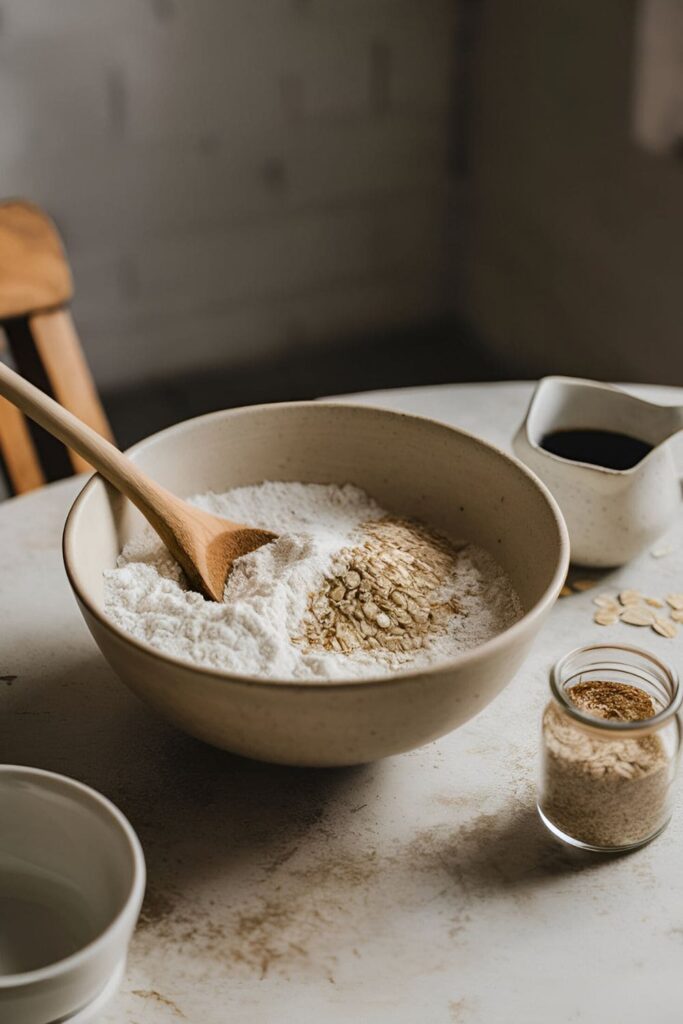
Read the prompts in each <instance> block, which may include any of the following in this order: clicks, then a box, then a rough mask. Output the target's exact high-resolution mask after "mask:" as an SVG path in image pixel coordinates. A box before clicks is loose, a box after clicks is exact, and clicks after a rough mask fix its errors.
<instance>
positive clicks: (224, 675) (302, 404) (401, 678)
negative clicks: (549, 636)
mask: <svg viewBox="0 0 683 1024" xmlns="http://www.w3.org/2000/svg"><path fill="white" fill-rule="evenodd" d="M314 408H315V409H319V408H323V409H324V408H328V409H329V408H335V409H344V410H348V409H356V410H361V411H363V412H370V413H374V414H376V415H380V416H382V417H385V418H387V419H403V420H413V421H417V422H419V423H423V424H428V425H430V426H432V427H436V428H437V429H438V430H439V431H451V432H454V433H456V434H460V435H462V436H464V437H466V438H468V439H469V440H471V441H473V442H474V443H475V444H476V445H479V446H480V447H482V448H486V449H488V450H489V451H491V452H494V453H495V454H496V455H498V456H500V457H501V458H503V459H506V460H507V461H508V462H511V463H512V464H513V465H514V466H516V468H517V470H518V471H519V472H521V473H522V474H523V475H524V476H525V477H527V479H528V480H529V481H530V483H531V484H532V485H533V486H534V488H535V489H536V490H537V491H539V492H540V494H541V495H542V496H543V497H544V498H545V501H546V504H547V505H548V508H549V510H550V512H551V514H552V518H553V520H554V522H555V526H556V528H557V532H558V535H559V542H560V544H559V558H558V564H557V566H556V569H555V572H554V573H553V576H552V578H551V580H550V582H549V583H548V585H547V586H546V588H545V590H544V591H543V593H542V594H541V596H540V598H539V599H538V600H537V601H536V603H535V604H534V605H533V606H532V607H531V608H530V609H529V610H528V611H525V612H524V614H523V615H522V616H521V618H519V619H518V620H517V621H516V622H514V623H513V624H512V625H511V626H508V628H507V629H504V630H503V631H502V632H501V633H498V634H497V635H496V636H494V637H492V638H491V639H490V640H486V641H485V642H484V643H483V644H479V645H478V646H476V647H472V648H470V649H469V650H467V651H462V652H461V653H459V654H456V655H453V657H451V658H444V659H443V660H439V661H438V662H436V663H435V664H434V665H433V666H432V665H429V666H426V667H422V668H421V669H419V670H417V671H416V670H415V669H411V668H410V667H407V668H406V669H400V670H398V671H396V672H390V673H383V674H381V675H376V676H361V677H354V678H350V679H330V680H327V679H277V678H274V677H268V678H266V677H264V676H257V675H247V674H246V673H239V672H224V671H222V670H221V669H218V668H212V667H211V666H208V665H196V664H195V663H194V662H191V661H187V660H185V659H184V658H178V657H175V656H174V655H172V654H167V653H166V652H164V651H160V650H159V649H158V648H156V647H153V646H152V644H149V643H146V641H144V640H139V639H138V638H137V637H134V636H132V634H130V633H128V632H126V630H124V629H122V628H121V627H120V626H117V625H116V624H115V623H113V622H112V621H111V620H110V619H109V618H108V617H107V616H106V615H104V614H103V613H102V612H101V611H100V610H99V608H97V607H96V606H95V605H94V603H93V602H92V601H91V599H90V597H89V596H88V595H87V594H86V593H85V591H84V589H83V588H82V587H81V586H80V584H79V582H78V580H77V578H76V574H75V573H74V571H73V569H72V568H71V567H70V565H69V557H70V549H71V547H72V545H73V544H74V543H75V541H74V532H75V528H76V525H75V524H76V518H77V516H78V514H79V511H80V508H81V506H82V505H83V504H84V502H85V501H86V499H87V497H88V495H89V493H90V492H91V491H92V490H93V489H94V488H95V486H96V485H97V484H98V483H103V484H105V485H106V481H105V480H104V479H103V477H101V476H100V474H99V473H94V474H93V475H92V476H91V477H90V478H89V480H88V481H87V482H86V483H85V485H84V486H83V488H82V489H81V490H80V491H79V493H78V494H77V495H76V498H75V499H74V501H73V504H72V505H71V507H70V509H69V512H68V514H67V517H66V521H65V523H64V530H63V533H62V557H63V561H64V568H65V570H66V574H67V577H68V580H69V584H70V586H71V588H72V590H73V592H74V594H75V595H76V598H77V600H78V602H79V603H80V604H81V605H82V606H83V607H84V608H85V609H86V610H87V612H88V613H89V614H90V615H92V617H93V618H94V619H95V620H96V621H97V622H98V623H99V624H100V625H101V626H104V627H105V629H107V630H109V631H110V632H111V633H113V634H114V636H115V637H117V638H118V639H119V640H120V641H122V642H124V643H125V644H128V645H129V646H131V647H134V648H136V649H137V650H138V651H140V652H141V653H143V654H145V655H147V656H148V657H152V658H153V659H161V660H162V661H164V662H168V663H170V664H171V665H173V666H175V667H177V668H180V669H183V670H185V671H189V672H192V673H195V672H199V673H201V674H202V675H205V676H207V677H209V678H211V679H214V680H217V681H221V682H225V683H231V684H235V683H237V684H241V685H247V686H260V687H266V688H276V689H278V690H281V689H287V688H288V689H292V690H297V691H299V690H302V689H320V688H322V689H325V690H343V689H349V688H354V687H358V686H385V685H390V684H392V683H397V682H405V681H407V680H408V679H411V678H412V679H415V678H417V677H419V676H424V675H430V676H435V675H440V674H442V673H447V672H450V671H452V669H453V668H454V667H455V666H456V665H457V667H458V668H460V667H463V666H467V665H468V664H469V663H472V662H475V661H477V660H479V659H480V658H481V657H482V656H483V655H484V654H492V653H495V652H496V651H498V650H499V649H502V648H504V647H506V646H507V644H508V643H509V642H510V640H511V639H514V638H515V637H518V636H520V637H521V636H523V635H524V634H525V633H526V632H527V631H528V630H529V628H530V627H532V626H533V624H534V623H535V622H536V620H537V619H538V618H540V617H541V616H542V615H543V614H544V613H545V611H546V609H547V608H548V607H549V606H551V605H552V604H553V602H554V600H555V599H556V598H557V596H558V594H559V592H560V590H561V588H562V586H563V585H564V582H565V579H566V577H567V571H568V568H569V534H568V531H567V525H566V523H565V520H564V517H563V515H562V512H561V510H560V507H559V505H558V503H557V501H556V500H555V498H554V497H553V495H552V494H551V492H550V490H549V489H548V487H546V485H545V484H544V483H543V481H542V480H541V479H540V478H539V477H538V476H537V475H536V474H535V473H534V472H533V471H532V470H531V469H529V468H528V467H527V466H526V465H524V463H523V462H521V461H520V460H519V459H518V458H516V457H515V456H514V455H511V454H509V453H508V452H506V451H503V449H502V448H499V447H498V446H497V445H494V444H491V442H489V441H485V440H483V438H480V437H477V435H476V434H472V433H471V432H470V431H468V430H462V429H461V428H460V427H454V426H451V425H450V424H449V423H444V422H443V420H437V419H434V418H433V417H431V416H419V415H417V414H415V413H406V412H401V411H400V410H395V409H387V408H385V407H383V406H376V405H371V404H367V405H366V404H365V403H356V402H346V401H330V400H315V401H296V402H267V403H261V404H259V405H243V406H238V407H237V408H233V409H218V410H216V411H215V412H209V413H204V414H203V415H201V416H194V417H192V418H190V419H188V420H181V421H180V422H179V423H174V424H173V425H172V426H170V427H165V428H164V429H163V430H158V431H156V432H155V433H154V434H150V435H149V436H148V437H145V438H142V439H141V440H140V441H138V442H136V444H134V445H132V446H131V447H130V448H127V449H126V451H125V454H126V455H133V456H134V455H136V454H137V453H138V452H140V451H142V450H144V449H145V448H146V447H147V446H148V445H149V444H151V443H152V442H154V441H155V440H157V439H158V438H160V437H162V436H163V437H165V438H168V437H171V436H172V435H173V434H174V433H182V432H183V431H185V430H187V429H188V428H189V427H190V425H196V424H200V423H206V422H211V421H212V420H222V419H226V418H232V417H235V418H237V417H239V416H240V415H245V414H250V413H253V412H264V411H265V412H267V411H271V410H272V411H279V410H283V409H314Z"/></svg>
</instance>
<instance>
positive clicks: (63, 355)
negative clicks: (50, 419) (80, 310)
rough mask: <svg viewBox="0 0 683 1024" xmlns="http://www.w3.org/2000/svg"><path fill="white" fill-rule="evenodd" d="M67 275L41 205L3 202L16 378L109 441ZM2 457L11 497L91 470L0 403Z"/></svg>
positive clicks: (0, 250)
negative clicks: (73, 314) (75, 320)
mask: <svg viewBox="0 0 683 1024" xmlns="http://www.w3.org/2000/svg"><path fill="white" fill-rule="evenodd" d="M72 296H73V283H72V277H71V270H70V268H69V264H68V262H67V258H66V254H65V252H64V247H63V245H62V241H61V239H60V237H59V234H58V232H57V229H56V227H55V225H54V224H53V222H52V221H51V219H50V218H49V217H48V216H47V215H46V214H45V213H44V212H43V211H42V210H41V209H39V207H37V206H35V205H33V204H32V203H28V202H24V201H23V200H14V201H10V202H5V203H0V326H1V327H2V328H3V330H4V333H5V336H6V338H7V342H8V345H9V349H10V352H11V354H12V357H13V359H14V362H15V364H16V367H17V369H18V370H19V372H20V373H21V374H22V375H23V376H24V377H26V378H27V379H28V380H30V381H31V382H32V383H33V384H35V385H36V386H37V387H40V388H41V389H42V390H44V391H46V392H47V393H48V394H50V395H51V396H52V397H53V398H56V399H57V401H58V402H60V403H61V404H62V405H64V406H65V407H66V408H67V409H69V410H70V411H71V412H73V413H74V414H75V415H76V416H78V417H79V418H80V419H82V420H84V421H85V422H86V423H87V424H88V425H89V426H91V427H93V429H94V430H97V431H98V433H100V434H102V436H103V437H106V438H108V439H109V440H113V438H112V433H111V428H110V427H109V424H108V422H107V418H106V416H105V413H104V409H103V408H102V404H101V402H100V399H99V396H98V394H97V390H96V388H95V384H94V382H93V379H92V376H91V374H90V370H89V368H88V365H87V363H86V360H85V356H84V355H83V349H82V348H81V344H80V342H79V339H78V335H77V334H76V329H75V326H74V323H73V320H72V317H71V313H70V311H69V309H68V307H67V303H69V302H70V300H71V298H72ZM0 454H1V455H2V460H3V463H4V467H5V470H6V472H7V476H8V478H9V482H10V484H11V486H12V489H13V491H14V493H15V494H22V493H24V492H25V491H29V490H33V489H34V488H36V487H40V486H41V485H42V484H44V483H45V482H46V480H48V479H57V478H58V477H60V476H64V475H67V474H68V472H69V471H70V470H73V471H74V472H76V473H82V472H87V471H88V470H90V469H91V467H90V466H89V465H88V463H87V462H86V461H85V460H84V459H83V458H82V457H81V456H80V455H77V454H76V453H75V452H71V451H69V452H68V454H67V453H66V451H65V450H64V449H63V448H62V447H61V445H59V443H58V442H56V441H55V440H54V438H51V437H50V436H49V435H48V434H46V433H45V431H42V430H41V429H40V428H39V427H35V426H34V425H33V424H30V425H29V424H28V423H27V422H26V421H25V420H24V417H23V416H22V414H21V413H20V412H19V411H18V410H17V409H15V407H14V406H13V405H11V404H10V403H9V402H7V401H5V399H2V398H0Z"/></svg>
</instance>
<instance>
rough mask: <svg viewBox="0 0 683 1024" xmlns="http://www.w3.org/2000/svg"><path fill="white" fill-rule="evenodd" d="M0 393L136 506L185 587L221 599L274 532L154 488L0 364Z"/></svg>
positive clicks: (76, 421) (63, 411) (121, 457)
mask: <svg viewBox="0 0 683 1024" xmlns="http://www.w3.org/2000/svg"><path fill="white" fill-rule="evenodd" d="M0 395H3V396H4V397H5V398H7V399H8V400H9V401H10V402H12V403H13V404H14V405H16V406H17V407H18V408H19V409H21V411H22V412H23V413H24V414H25V415H26V416H29V417H30V418H31V419H33V420H35V422H36V423H39V424H40V426H41V427H44V428H45V430H47V431H49V433H51V434H53V435H54V436H55V437H57V438H59V440H60V441H63V442H64V444H66V445H68V446H69V447H71V448H73V449H74V450H75V451H77V452H78V453H79V454H80V455H82V456H83V457H84V458H85V459H87V460H88V462H89V463H91V465H93V466H94V467H95V469H97V470H98V472H99V473H100V474H101V475H102V476H103V477H104V478H105V480H108V481H109V483H110V484H112V485H113V486H114V487H115V488H116V489H117V490H118V491H121V493H122V494H125V496H126V497H127V498H130V500H131V501H132V502H133V504H134V505H136V506H137V507H138V508H139V509H140V511H141V512H142V514H143V516H144V517H145V519H146V520H147V522H148V523H149V524H150V526H151V527H152V528H153V529H154V530H155V531H156V533H158V535H159V536H160V537H161V539H162V541H163V542H164V544H165V545H166V547H167V548H168V550H169V551H170V552H171V554H172V555H173V557H174V558H175V559H176V561H177V562H178V563H179V565H180V567H181V569H182V570H183V572H184V573H185V575H186V576H187V579H188V582H189V584H190V587H192V589H193V590H197V591H199V593H201V594H203V595H204V597H206V598H208V599H209V600H211V601H222V600H223V593H224V590H225V581H226V580H227V578H228V576H229V575H230V572H231V570H232V567H233V564H234V562H235V561H236V560H237V559H238V558H241V557H242V555H248V554H249V553H250V552H251V551H255V550H256V549H257V548H260V547H262V545H263V544H268V543H269V542H270V541H272V540H274V539H275V536H276V535H275V534H274V533H271V532H270V531H269V530H262V529H256V528H252V527H250V526H246V525H245V524H244V523H233V522H231V521H230V520H229V519H221V518H219V517H218V516H213V515H211V514H210V513H209V512H204V511H203V510H202V509H200V508H195V507H194V506H193V505H188V504H187V502H185V501H182V500H181V499H180V498H177V497H176V496H175V495H174V494H171V493H170V491H167V490H166V489H165V488H163V487H160V486H159V484H157V483H155V482H154V480H152V479H150V477H148V476H147V475H146V473H143V472H142V470H140V469H138V467H137V466H136V465H135V463H133V462H131V460H130V459H127V458H126V456H125V455H123V454H122V453H121V452H120V451H119V450H118V448H115V447H114V445H113V444H111V443H110V442H109V441H106V440H105V439H104V438H103V437H101V436H100V435H99V434H98V433H96V431H94V430H92V429H91V428H90V427H88V426H86V424H85V423H83V422H82V421H81V420H79V419H78V418H77V417H76V416H74V415H73V414H72V413H70V412H68V411H67V410H66V409H64V408H63V407H62V406H61V405H59V404H58V403H57V402H55V401H53V399H51V398H49V397H48V396H47V395H45V394H43V392H42V391H40V390H39V389H38V388H36V387H34V386H33V385H32V384H30V383H29V382H28V381H27V380H24V378H23V377H20V376H19V374H18V373H15V372H14V371H13V370H11V369H10V368H9V367H8V366H5V364H4V363H2V362H0Z"/></svg>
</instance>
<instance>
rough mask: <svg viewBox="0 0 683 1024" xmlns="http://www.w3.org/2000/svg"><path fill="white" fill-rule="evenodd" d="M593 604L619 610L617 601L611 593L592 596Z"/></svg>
mask: <svg viewBox="0 0 683 1024" xmlns="http://www.w3.org/2000/svg"><path fill="white" fill-rule="evenodd" d="M593 604H596V605H597V606H598V608H605V609H608V608H609V609H611V610H612V611H615V612H618V611H619V610H620V605H619V602H618V601H617V599H616V597H612V595H611V594H598V596H597V597H594V598H593Z"/></svg>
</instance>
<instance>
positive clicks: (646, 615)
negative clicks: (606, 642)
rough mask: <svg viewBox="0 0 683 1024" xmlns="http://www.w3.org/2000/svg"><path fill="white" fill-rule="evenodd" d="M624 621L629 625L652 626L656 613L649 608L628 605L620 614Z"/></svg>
mask: <svg viewBox="0 0 683 1024" xmlns="http://www.w3.org/2000/svg"><path fill="white" fill-rule="evenodd" d="M619 618H620V619H621V621H622V622H626V623H627V624H628V625H629V626H652V625H653V623H654V622H655V620H656V615H655V613H654V612H651V611H650V610H649V608H639V607H638V605H635V604H633V605H627V606H626V607H625V608H624V610H623V611H622V613H621V615H620V616H619Z"/></svg>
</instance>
